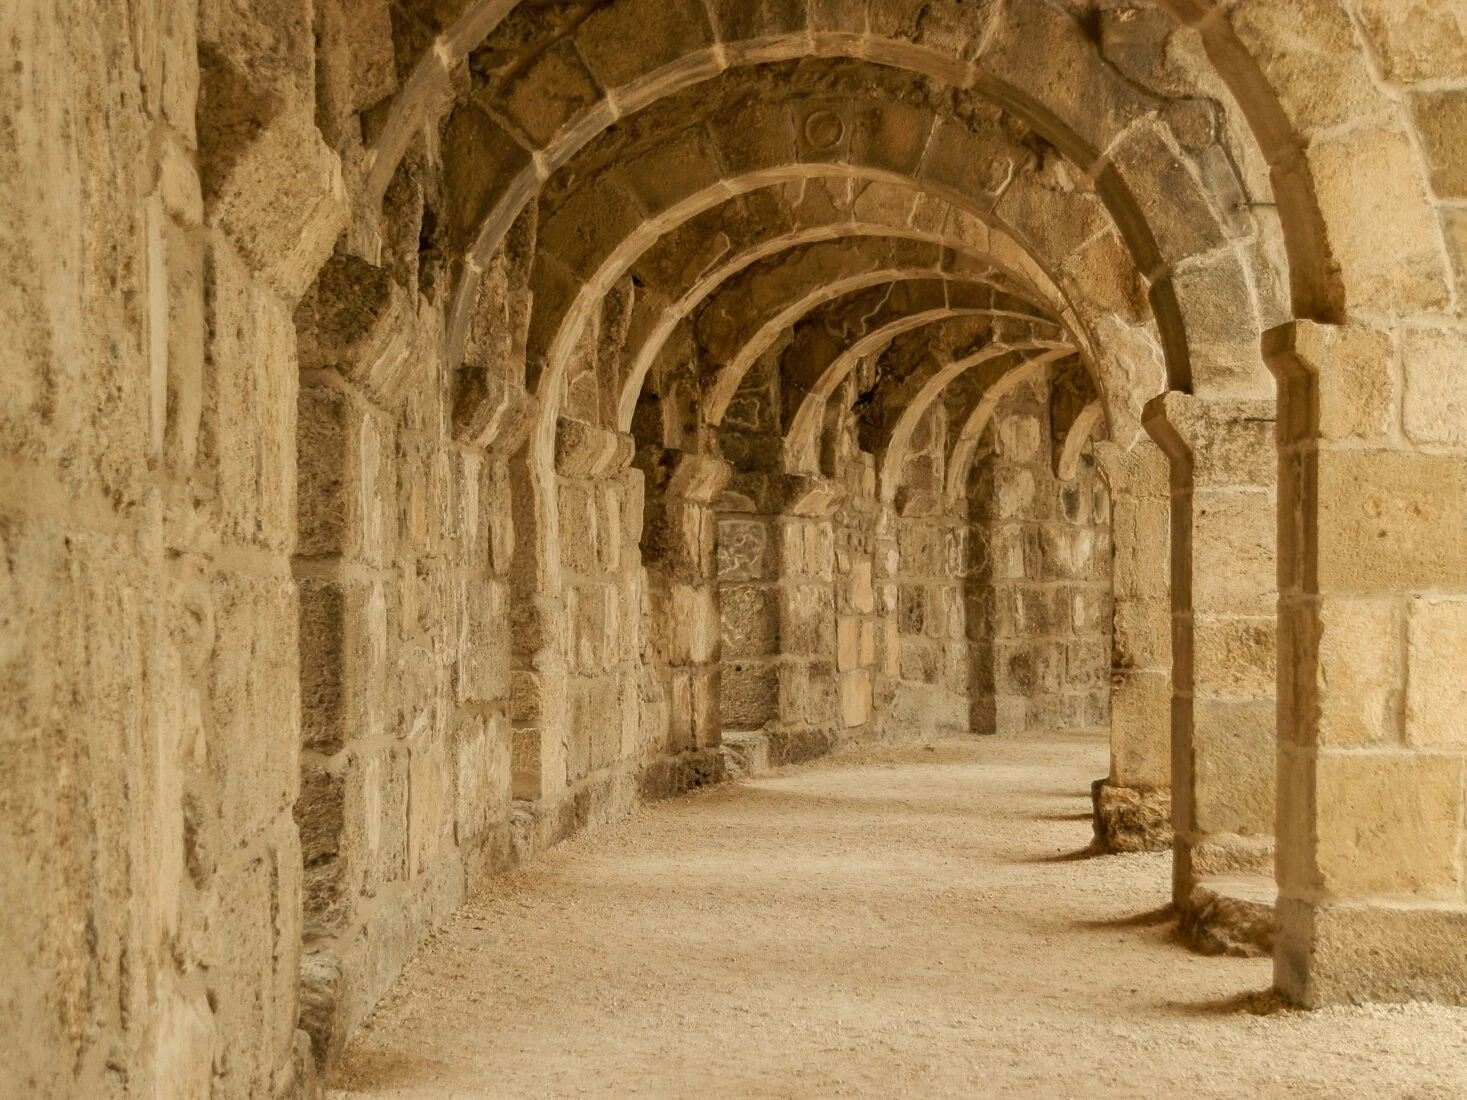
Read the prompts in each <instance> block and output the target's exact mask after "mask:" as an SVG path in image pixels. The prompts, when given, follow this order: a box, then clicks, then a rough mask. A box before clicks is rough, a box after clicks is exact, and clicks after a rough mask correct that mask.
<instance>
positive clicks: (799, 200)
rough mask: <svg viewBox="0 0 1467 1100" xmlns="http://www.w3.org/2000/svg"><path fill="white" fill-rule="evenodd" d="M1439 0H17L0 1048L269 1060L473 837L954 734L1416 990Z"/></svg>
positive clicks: (1458, 131) (1450, 341)
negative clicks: (1170, 813) (1044, 767)
mask: <svg viewBox="0 0 1467 1100" xmlns="http://www.w3.org/2000/svg"><path fill="white" fill-rule="evenodd" d="M1163 8H1164V9H1165V11H1163V10H1161V9H1163ZM1464 36H1467V18H1464V17H1463V15H1462V13H1461V10H1460V4H1457V3H1443V4H1437V5H1432V4H1427V3H1424V2H1416V0H1401V2H1400V3H1386V2H1385V0H1350V2H1348V3H1347V2H1345V0H1278V2H1275V0H1240V2H1237V3H1233V4H1227V5H1206V4H1202V3H1200V2H1197V0H1166V2H1165V3H1163V4H1161V5H1160V6H1159V7H1157V8H1156V10H1154V11H1153V10H1152V9H1151V8H1150V7H1147V6H1145V5H1140V6H1137V5H1129V6H1128V5H1124V4H1112V3H1107V4H1102V5H1095V4H1089V5H1085V4H1079V3H1054V2H1049V0H1011V2H1005V3H1002V4H1000V3H955V2H949V0H937V2H933V3H927V4H924V5H915V6H914V5H905V6H904V5H902V4H898V3H885V2H873V3H864V2H855V0H808V2H805V0H765V2H760V3H748V4H736V3H726V2H722V0H720V2H707V3H705V2H703V0H676V2H673V0H604V2H598V3H595V4H545V3H529V2H523V3H511V4H498V3H492V2H487V0H474V2H471V3H456V2H443V3H431V4H430V3H417V2H412V3H406V2H404V3H387V2H385V0H317V2H314V3H312V2H309V0H271V2H270V3H256V4H241V3H229V2H222V0H150V2H146V3H122V2H121V0H103V2H99V3H93V4H89V5H82V4H76V3H62V2H45V0H12V2H9V3H7V4H5V5H4V6H3V12H0V120H3V122H0V362H3V363H4V364H5V369H4V370H3V371H0V673H3V676H0V683H3V688H4V690H3V691H0V765H3V766H0V776H3V777H4V778H3V781H0V881H3V882H4V883H5V887H4V895H3V898H0V901H3V902H4V910H3V911H4V912H5V913H6V917H7V920H6V924H5V928H4V930H3V931H0V957H3V959H4V961H5V963H6V964H7V965H6V967H5V977H4V978H3V979H0V1024H3V1025H4V1027H5V1029H6V1034H7V1036H8V1037H9V1038H10V1040H11V1042H10V1046H11V1047H12V1048H13V1051H14V1057H11V1058H7V1059H4V1060H3V1061H0V1094H4V1095H11V1094H14V1095H24V1096H36V1097H43V1098H50V1097H58V1098H59V1097H63V1096H87V1097H91V1096H97V1097H107V1098H109V1100H110V1098H112V1097H120V1098H127V1097H133V1096H183V1097H189V1098H193V1097H205V1096H207V1097H209V1098H210V1100H229V1098H234V1097H240V1098H245V1097H248V1098H251V1100H260V1098H263V1100H287V1098H291V1100H295V1098H300V1100H314V1098H313V1095H312V1094H313V1093H317V1092H319V1087H320V1082H321V1080H322V1077H323V1072H326V1071H329V1069H330V1065H331V1063H332V1062H333V1061H334V1059H335V1058H336V1057H337V1055H338V1053H339V1051H340V1050H341V1048H342V1045H343V1043H344V1042H345V1041H347V1040H348V1039H349V1037H350V1035H351V1033H352V1032H353V1031H354V1029H356V1028H357V1027H358V1026H359V1025H360V1022H361V1021H362V1020H363V1019H364V1018H366V1016H367V1014H368V1013H369V1012H370V1011H371V1009H372V1007H373V1005H374V1004H375V1003H377V1001H378V1000H379V999H380V998H381V996H382V995H383V994H384V993H385V992H386V991H387V990H388V989H389V988H390V987H391V985H392V983H393V981H394V980H395V978H396V976H397V975H398V973H399V972H400V970H401V968H402V967H403V966H404V965H405V963H406V962H407V960H408V959H409V958H410V957H411V956H412V954H413V952H414V951H415V950H417V949H418V947H419V946H420V945H421V944H422V943H423V942H424V941H425V940H426V939H427V938H428V937H430V936H431V935H432V934H433V932H434V931H435V930H436V929H439V928H441V927H443V925H444V923H445V922H446V921H447V920H449V918H450V917H451V915H452V913H453V912H454V911H455V909H456V908H457V907H458V906H459V905H460V904H461V903H462V901H463V900H464V899H465V898H466V897H468V896H469V895H470V893H471V892H472V891H474V890H475V889H477V888H478V887H479V886H481V885H482V884H483V883H484V882H485V881H487V880H488V879H490V878H492V877H493V876H494V875H496V874H498V873H500V872H502V871H503V870H505V869H506V868H508V867H510V866H512V865H514V864H516V863H519V862H522V861H524V860H527V859H531V858H534V857H535V856H536V854H537V853H539V852H540V851H542V850H543V849H544V848H546V847H548V846H550V845H553V844H555V843H558V842H559V841H561V840H563V839H565V838H567V837H569V836H571V835H573V834H575V833H577V832H578V831H581V830H585V829H590V828H594V827H598V826H602V825H605V824H608V823H610V822H612V821H613V820H615V819H617V818H618V817H621V816H624V815H626V814H628V813H630V812H632V811H633V810H634V809H635V807H636V806H637V805H638V804H639V802H641V801H642V800H644V799H648V798H653V797H662V796H666V795H672V794H675V793H678V792H682V791H685V790H689V789H692V788H695V787H700V786H704V785H708V784H713V783H717V782H719V781H720V780H721V779H722V778H723V777H724V776H725V774H726V771H727V769H728V767H729V765H730V762H731V763H732V764H735V765H737V767H739V768H741V769H743V770H745V771H749V770H757V769H758V768H760V767H763V766H765V765H766V764H767V765H770V766H777V765H780V764H783V763H788V762H792V761H797V760H804V759H809V758H812V757H815V756H818V755H821V754H824V753H828V752H830V751H832V750H834V749H837V748H841V747H844V746H848V745H851V744H859V743H870V742H881V741H898V740H913V741H925V740H930V739H932V738H934V737H938V736H941V735H947V734H959V733H963V732H966V731H973V730H981V731H984V732H993V731H1001V732H1005V733H1010V734H1013V735H1015V736H1031V735H1037V734H1040V733H1042V732H1046V731H1047V732H1053V731H1056V730H1069V731H1080V730H1083V731H1088V732H1089V733H1092V734H1094V735H1097V736H1100V735H1103V734H1105V733H1106V732H1109V734H1110V741H1111V768H1110V774H1109V782H1108V785H1107V788H1106V789H1110V790H1115V791H1121V790H1144V791H1147V792H1151V794H1148V795H1147V796H1146V798H1143V799H1142V803H1141V804H1142V806H1143V807H1146V806H1148V805H1149V806H1151V809H1155V807H1156V806H1158V805H1159V800H1160V798H1161V797H1162V795H1161V792H1163V791H1167V790H1169V791H1170V792H1171V797H1172V801H1173V806H1174V817H1175V819H1176V821H1177V823H1178V826H1179V829H1178V837H1177V846H1176V870H1177V875H1176V883H1177V886H1178V890H1179V897H1178V900H1180V901H1185V900H1186V899H1187V897H1189V896H1190V890H1191V886H1192V885H1194V884H1195V881H1196V880H1197V879H1198V878H1200V877H1203V876H1205V875H1207V874H1211V873H1241V872H1244V871H1246V872H1249V873H1252V872H1257V871H1261V870H1265V869H1266V868H1267V867H1268V866H1270V865H1272V864H1274V863H1276V865H1277V870H1278V881H1279V883H1280V887H1281V890H1282V896H1283V898H1284V901H1285V909H1286V911H1287V912H1288V913H1293V914H1294V915H1295V917H1297V918H1298V920H1297V921H1295V924H1294V925H1290V924H1289V920H1292V919H1294V918H1288V919H1286V920H1285V922H1284V925H1283V927H1284V928H1285V932H1286V935H1285V936H1284V939H1283V940H1282V941H1281V943H1283V945H1284V946H1283V947H1281V949H1280V960H1281V962H1280V971H1279V973H1280V979H1279V981H1280V987H1281V989H1283V990H1284V991H1285V992H1286V993H1287V994H1288V995H1289V996H1291V997H1295V998H1297V999H1300V1000H1303V1001H1306V1002H1309V1003H1314V1002H1322V1001H1328V1000H1348V999H1351V998H1365V997H1372V996H1377V995H1383V996H1388V997H1391V998H1395V997H1398V996H1403V995H1405V994H1406V993H1409V992H1411V991H1420V992H1421V993H1422V995H1425V996H1440V997H1441V998H1442V999H1447V1000H1453V999H1460V989H1459V988H1458V987H1459V985H1460V973H1461V960H1460V953H1454V949H1453V948H1451V947H1450V946H1449V937H1448V936H1447V935H1446V934H1445V933H1444V932H1442V930H1443V929H1450V928H1452V927H1454V925H1453V922H1454V921H1456V920H1458V919H1459V917H1460V914H1461V912H1462V911H1463V910H1464V909H1467V893H1464V890H1467V881H1464V875H1463V868H1462V860H1461V853H1462V851H1463V850H1464V847H1463V845H1464V840H1463V822H1464V821H1467V810H1464V798H1467V796H1464V793H1463V785H1462V775H1463V773H1464V768H1467V742H1464V739H1463V737H1462V735H1461V731H1460V729H1459V728H1458V727H1459V725H1460V723H1459V722H1456V721H1455V718H1454V715H1455V714H1456V713H1457V711H1459V710H1460V706H1458V704H1459V703H1460V702H1461V698H1460V694H1461V693H1460V691H1459V690H1458V689H1457V687H1456V681H1455V680H1454V678H1453V677H1454V670H1456V669H1458V668H1460V667H1461V664H1462V660H1461V658H1462V653H1463V650H1464V637H1463V634H1464V631H1467V617H1464V615H1463V614H1462V612H1461V608H1462V606H1463V604H1464V601H1467V525H1464V518H1463V517H1464V507H1467V505H1464V486H1467V431H1464V429H1463V425H1462V421H1463V417H1464V415H1467V391H1464V388H1463V383H1462V378H1461V376H1462V372H1461V370H1460V367H1461V361H1460V360H1461V356H1460V348H1461V345H1462V337H1463V333H1464V331H1467V329H1464V324H1467V315H1464V309H1467V306H1464V303H1467V296H1464V288H1467V282H1464V270H1467V269H1464V268H1463V267H1462V260H1463V252H1464V247H1467V246H1464V241H1467V236H1464V230H1463V225H1464V222H1463V218H1462V210H1461V205H1462V199H1463V196H1464V193H1467V191H1464V188H1467V161H1464V154H1463V141H1462V131H1463V127H1462V125H1461V123H1462V117H1463V114H1464V111H1463V104H1462V99H1463V90H1462V89H1463V81H1464V77H1467V60H1464V59H1467V53H1464V49H1463V42H1464V41H1467V37H1464ZM1285 287H1287V288H1288V292H1287V293H1286V292H1285V289H1284V288H1285ZM1290 315H1293V316H1297V317H1300V318H1303V317H1311V318H1316V319H1319V320H1317V321H1314V322H1306V321H1302V320H1301V321H1295V322H1293V323H1291V324H1288V325H1285V326H1284V328H1282V329H1271V328H1270V326H1276V325H1279V324H1280V323H1281V322H1283V321H1284V320H1285V319H1286V318H1287V317H1289V316H1290ZM1324 321H1328V322H1329V323H1328V324H1325V323H1323V322H1324ZM1260 349H1262V354H1261V355H1260V354H1259V351H1260ZM1264 365H1266V366H1267V367H1268V368H1270V369H1271V370H1272V372H1273V383H1274V386H1275V389H1276V391H1277V396H1278V398H1279V401H1278V408H1277V410H1275V405H1274V402H1273V401H1272V397H1273V394H1272V393H1271V392H1270V390H1269V385H1270V380H1269V378H1268V377H1267V376H1266V375H1265V374H1264V371H1263V369H1262V367H1263V366H1264ZM1143 424H1144V425H1145V427H1146V429H1147V430H1149V431H1150V433H1151V436H1152V438H1151V439H1145V438H1142V425H1143ZM1168 615H1170V622H1168ZM725 730H727V731H729V732H730V733H732V734H736V735H737V737H736V738H735V739H734V741H735V744H734V745H733V746H732V747H731V748H730V750H729V751H728V753H726V754H725V753H724V752H723V751H722V750H723V736H724V732H725ZM1173 768H1175V769H1176V774H1175V775H1174V774H1172V771H1173ZM1081 793H1083V792H1081ZM1153 795H1154V798H1153ZM1118 797H1119V796H1118ZM1148 799H1150V800H1151V801H1150V802H1148ZM1275 809H1277V811H1278V813H1277V821H1275ZM1119 812H1120V811H1118V813H1119ZM1138 812H1139V813H1141V814H1142V816H1143V817H1144V816H1145V815H1146V814H1149V813H1150V812H1151V810H1150V809H1144V808H1143V809H1142V810H1140V811H1138ZM1125 813H1127V814H1129V813H1131V811H1130V810H1127V811H1125ZM1122 817H1124V814H1123V815H1122ZM1127 820H1128V819H1127ZM1149 828H1150V827H1149V826H1143V827H1141V828H1140V830H1139V831H1140V832H1141V833H1143V834H1147V829H1149ZM1127 830H1132V831H1135V830H1134V829H1133V827H1132V826H1131V825H1126V824H1124V821H1123V820H1122V818H1118V819H1117V824H1116V825H1115V827H1114V828H1112V831H1113V832H1115V833H1116V834H1117V835H1118V836H1119V835H1120V834H1121V833H1124V832H1126V831H1127ZM1275 834H1276V835H1275ZM1147 835H1150V834H1147ZM1151 842H1152V841H1150V840H1148V841H1147V843H1151ZM1275 857H1276V858H1275ZM1324 896H1328V897H1329V901H1328V904H1327V905H1326V904H1325V903H1322V902H1320V900H1319V899H1320V898H1321V897H1324ZM1383 899H1389V900H1388V901H1387V900H1383ZM1412 906H1418V907H1420V906H1424V907H1426V909H1423V910H1422V911H1429V912H1431V913H1432V914H1435V915H1436V916H1435V917H1433V920H1431V921H1426V920H1424V918H1419V917H1417V916H1412V915H1410V914H1413V913H1416V912H1417V910H1415V909H1412V908H1411V907H1412ZM1419 927H1429V928H1430V929H1431V932H1430V935H1428V936H1427V938H1426V939H1425V940H1424V941H1423V943H1424V946H1417V947H1411V946H1409V936H1410V933H1411V930H1412V929H1413V928H1419ZM1372 937H1374V938H1375V939H1376V940H1378V941H1379V942H1380V943H1381V944H1386V945H1390V946H1389V949H1388V950H1386V951H1384V953H1383V954H1382V955H1381V956H1380V957H1381V958H1385V959H1387V960H1390V965H1389V966H1384V965H1383V964H1381V963H1380V962H1379V960H1378V959H1376V958H1375V957H1374V956H1372V955H1371V951H1370V944H1369V940H1370V939H1371V938H1372ZM1444 945H1446V946H1444Z"/></svg>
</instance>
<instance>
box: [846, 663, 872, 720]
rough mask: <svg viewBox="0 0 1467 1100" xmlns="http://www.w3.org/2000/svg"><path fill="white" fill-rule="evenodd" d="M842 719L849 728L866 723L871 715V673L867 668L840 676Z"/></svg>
mask: <svg viewBox="0 0 1467 1100" xmlns="http://www.w3.org/2000/svg"><path fill="white" fill-rule="evenodd" d="M840 708H841V719H842V721H843V722H844V723H845V726H846V728H847V729H849V728H851V727H852V726H860V725H863V724H865V723H866V722H867V721H868V720H869V719H870V717H871V673H870V672H869V671H868V670H866V669H858V670H856V671H854V672H847V673H843V674H842V675H841V678H840Z"/></svg>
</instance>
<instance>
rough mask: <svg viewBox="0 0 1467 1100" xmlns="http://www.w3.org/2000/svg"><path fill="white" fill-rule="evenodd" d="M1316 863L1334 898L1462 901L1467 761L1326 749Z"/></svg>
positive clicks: (1319, 777)
mask: <svg viewBox="0 0 1467 1100" xmlns="http://www.w3.org/2000/svg"><path fill="white" fill-rule="evenodd" d="M1316 768H1317V774H1316V779H1315V783H1316V787H1315V798H1316V799H1317V803H1316V804H1317V805H1318V806H1320V807H1327V811H1326V814H1325V815H1322V816H1321V817H1320V819H1319V820H1318V821H1317V822H1316V825H1315V828H1316V830H1317V831H1318V839H1317V841H1316V848H1315V860H1316V864H1317V867H1318V871H1319V875H1320V881H1321V883H1322V885H1323V887H1324V889H1325V890H1326V891H1327V892H1328V894H1329V895H1331V896H1335V897H1345V898H1349V897H1361V896H1369V895H1372V894H1397V895H1399V894H1409V895H1415V896H1418V897H1427V898H1442V899H1445V898H1453V899H1458V898H1460V892H1461V871H1462V868H1461V859H1462V857H1461V851H1460V845H1459V844H1458V839H1457V824H1456V823H1457V822H1458V821H1460V819H1461V816H1462V793H1463V786H1462V779H1463V772H1462V759H1461V757H1460V756H1447V755H1438V754H1427V753H1408V752H1401V751H1394V752H1392V751H1382V752H1371V753H1341V752H1329V753H1321V754H1320V756H1319V758H1318V761H1317V763H1316Z"/></svg>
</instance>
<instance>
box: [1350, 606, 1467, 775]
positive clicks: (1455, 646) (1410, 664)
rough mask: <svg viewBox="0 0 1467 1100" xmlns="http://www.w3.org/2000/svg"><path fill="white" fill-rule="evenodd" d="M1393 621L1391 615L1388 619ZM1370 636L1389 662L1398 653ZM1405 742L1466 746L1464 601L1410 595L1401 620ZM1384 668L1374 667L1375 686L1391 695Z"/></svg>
mask: <svg viewBox="0 0 1467 1100" xmlns="http://www.w3.org/2000/svg"><path fill="white" fill-rule="evenodd" d="M1391 625H1392V626H1394V625H1395V624H1394V619H1393V620H1392V624H1391ZM1389 637H1390V635H1389V634H1386V635H1383V636H1382V635H1376V638H1377V639H1379V640H1378V641H1377V642H1376V644H1377V646H1378V647H1380V648H1382V649H1384V650H1385V651H1386V653H1387V658H1386V660H1387V661H1389V660H1391V658H1392V657H1393V656H1394V655H1395V653H1397V652H1399V650H1398V649H1391V648H1389V647H1388V646H1387V645H1386V644H1384V643H1385V641H1386V639H1388V638H1389ZM1406 637H1407V654H1406V667H1407V677H1406V684H1407V688H1406V741H1407V743H1408V744H1411V745H1421V746H1428V747H1433V746H1439V747H1442V748H1453V749H1459V748H1464V747H1467V676H1464V675H1463V669H1464V668H1467V603H1463V602H1461V601H1447V600H1425V599H1415V600H1412V601H1411V604H1410V613H1409V616H1408V619H1407V629H1406ZM1388 673H1389V667H1388V666H1387V668H1384V669H1380V670H1379V671H1377V672H1375V674H1374V677H1373V679H1374V680H1375V681H1376V682H1380V681H1382V680H1385V681H1386V682H1385V683H1384V684H1382V685H1381V688H1378V689H1377V690H1378V691H1382V692H1384V691H1387V690H1389V691H1390V695H1389V696H1388V697H1389V698H1392V699H1393V698H1394V697H1395V692H1394V690H1391V689H1394V688H1395V686H1396V683H1397V680H1396V678H1395V677H1391V678H1390V679H1386V677H1387V675H1388Z"/></svg>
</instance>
